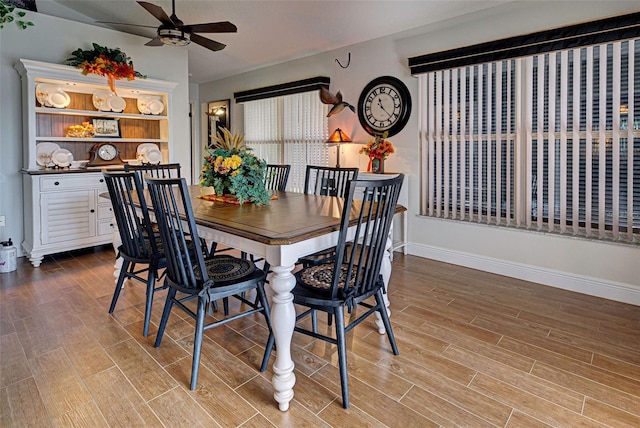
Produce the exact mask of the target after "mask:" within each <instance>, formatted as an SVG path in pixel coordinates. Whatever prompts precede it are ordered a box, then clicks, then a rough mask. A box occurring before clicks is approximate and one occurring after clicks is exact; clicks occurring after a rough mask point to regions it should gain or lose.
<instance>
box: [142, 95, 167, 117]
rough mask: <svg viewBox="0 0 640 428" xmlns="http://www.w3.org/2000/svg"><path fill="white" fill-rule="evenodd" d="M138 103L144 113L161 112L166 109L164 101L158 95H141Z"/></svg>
mask: <svg viewBox="0 0 640 428" xmlns="http://www.w3.org/2000/svg"><path fill="white" fill-rule="evenodd" d="M137 104H138V111H139V112H140V113H142V114H160V113H162V112H163V111H164V103H163V102H162V101H161V100H160V96H158V95H140V96H139V97H138V102H137Z"/></svg>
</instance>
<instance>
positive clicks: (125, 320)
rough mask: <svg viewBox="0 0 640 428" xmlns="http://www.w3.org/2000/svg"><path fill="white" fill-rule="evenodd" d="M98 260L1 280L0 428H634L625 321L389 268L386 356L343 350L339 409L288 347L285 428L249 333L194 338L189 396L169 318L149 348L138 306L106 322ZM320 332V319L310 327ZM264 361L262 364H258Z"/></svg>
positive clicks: (66, 258) (451, 276) (634, 326)
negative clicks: (194, 376) (197, 341)
mask: <svg viewBox="0 0 640 428" xmlns="http://www.w3.org/2000/svg"><path fill="white" fill-rule="evenodd" d="M112 272H113V252H112V251H108V250H104V249H103V250H95V251H85V252H77V253H72V254H63V255H58V256H56V257H48V258H46V260H45V262H44V263H43V265H42V266H41V267H40V268H39V269H33V268H32V267H31V266H30V265H29V264H28V262H26V260H25V259H24V258H23V259H20V260H19V268H18V270H17V271H16V272H13V273H9V274H1V275H0V340H1V341H0V369H1V375H0V377H1V381H0V388H1V389H0V403H1V406H0V408H1V414H0V426H3V427H10V426H36V427H44V426H50V425H53V426H74V427H81V426H86V427H97V426H127V427H134V426H136V427H137V426H143V425H150V426H166V427H179V426H218V425H219V426H223V427H236V426H243V427H265V426H278V427H285V426H291V427H293V426H295V427H299V426H314V427H315V426H335V427H342V426H353V427H361V426H390V427H410V426H415V427H436V426H443V427H453V426H466V427H485V426H487V427H543V426H556V427H577V426H609V427H639V426H640V307H637V306H631V305H626V304H621V303H616V302H613V301H608V300H604V299H599V298H594V297H589V296H584V295H580V294H576V293H571V292H567V291H562V290H557V289H553V288H549V287H544V286H540V285H536V284H532V283H527V282H524V281H518V280H513V279H509V278H505V277H501V276H498V275H492V274H487V273H482V272H479V271H474V270H471V269H466V268H461V267H457V266H452V265H447V264H444V263H438V262H433V261H429V260H425V259H421V258H416V257H411V256H407V257H403V256H402V255H397V256H396V258H395V261H394V266H393V276H392V279H391V287H390V298H391V302H392V303H391V310H392V317H391V322H392V325H393V328H394V331H395V334H396V337H397V340H398V346H399V348H400V355H399V356H393V354H392V353H391V352H390V349H389V344H388V342H387V339H386V336H380V335H379V334H378V333H377V332H376V331H375V329H374V324H373V320H371V321H367V322H365V323H363V324H362V325H360V326H358V327H357V328H356V329H355V330H354V331H353V332H352V333H350V334H349V336H348V342H349V344H348V346H349V355H348V359H349V373H350V379H349V386H350V392H351V394H350V398H351V409H350V410H344V409H343V408H342V406H341V398H340V386H339V375H338V369H337V367H336V352H335V348H333V347H331V346H330V345H327V344H325V343H324V342H318V341H315V340H312V339H310V338H307V337H305V336H302V335H298V334H296V335H295V336H294V346H293V350H292V351H293V355H294V360H295V364H296V371H295V375H296V378H297V383H296V387H295V397H294V400H293V401H292V403H291V408H290V410H289V411H288V412H286V413H283V412H280V411H279V410H278V409H277V406H276V403H275V401H274V400H273V398H272V395H273V391H272V388H271V384H270V382H269V379H270V378H271V375H272V372H271V369H270V370H269V371H268V372H267V373H265V374H261V373H259V370H258V367H259V362H260V360H261V357H262V352H263V349H264V343H265V340H266V329H265V328H264V327H263V321H262V319H261V318H258V317H256V318H254V319H248V320H247V319H244V320H239V321H236V322H233V323H231V324H229V325H228V326H225V327H219V328H217V329H213V330H209V331H208V332H207V333H206V336H207V337H206V338H205V344H204V347H203V355H202V365H201V370H200V378H199V384H198V389H197V390H196V391H190V390H189V389H188V383H189V376H190V364H191V355H190V353H191V346H192V343H193V338H192V335H193V327H192V325H191V323H190V322H187V321H185V320H184V319H182V318H181V316H182V315H178V314H179V312H178V311H176V312H174V313H173V314H172V316H171V318H170V323H169V326H168V327H167V334H166V335H165V338H164V341H163V343H162V346H161V347H160V348H158V349H155V348H154V347H153V341H154V339H155V332H156V329H157V323H158V319H159V315H160V312H161V310H162V306H163V303H164V296H165V293H166V292H165V291H162V292H160V293H158V296H157V297H158V298H157V299H156V303H155V306H154V310H153V318H152V323H153V325H152V328H151V333H150V335H149V337H148V338H144V337H142V320H143V310H144V304H143V302H144V290H143V286H142V285H141V284H139V283H136V282H132V283H129V284H128V285H127V286H126V287H125V290H123V294H122V295H121V297H120V301H119V302H118V306H117V308H116V312H115V313H114V314H113V315H109V314H108V313H107V310H108V306H109V302H110V299H111V296H112V293H113V287H114V278H113V276H112ZM320 319H322V320H324V317H320ZM272 361H273V357H272Z"/></svg>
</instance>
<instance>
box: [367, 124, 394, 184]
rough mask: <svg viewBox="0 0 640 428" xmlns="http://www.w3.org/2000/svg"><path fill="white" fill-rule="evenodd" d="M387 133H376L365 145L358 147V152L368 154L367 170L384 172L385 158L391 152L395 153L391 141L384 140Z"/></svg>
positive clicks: (378, 172)
mask: <svg viewBox="0 0 640 428" xmlns="http://www.w3.org/2000/svg"><path fill="white" fill-rule="evenodd" d="M387 135H388V134H387V133H386V132H385V133H384V134H382V135H376V136H375V137H374V139H373V140H370V141H369V142H368V143H367V145H366V146H364V147H362V148H361V149H360V153H364V154H365V155H367V156H369V165H368V166H367V172H369V171H371V172H373V173H377V174H382V173H384V161H385V159H387V157H389V155H390V154H391V153H395V149H394V147H393V144H391V141H387V140H385V138H387Z"/></svg>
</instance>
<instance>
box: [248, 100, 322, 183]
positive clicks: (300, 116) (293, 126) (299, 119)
mask: <svg viewBox="0 0 640 428" xmlns="http://www.w3.org/2000/svg"><path fill="white" fill-rule="evenodd" d="M327 113H328V108H327V105H326V104H322V102H321V101H320V95H319V92H318V91H317V90H314V91H311V92H302V93H298V94H293V95H284V96H277V97H272V98H264V99H259V100H255V101H247V102H245V103H244V126H245V142H246V144H247V146H249V147H251V148H252V149H253V150H254V152H255V153H256V155H257V156H258V157H260V158H262V159H265V160H266V161H267V162H268V163H271V164H289V165H291V172H290V173H289V181H288V184H287V190H289V191H295V192H303V191H304V178H305V177H304V176H305V172H306V166H307V164H312V165H328V164H329V148H328V145H327V143H326V141H327V138H328V136H329V121H328V119H327Z"/></svg>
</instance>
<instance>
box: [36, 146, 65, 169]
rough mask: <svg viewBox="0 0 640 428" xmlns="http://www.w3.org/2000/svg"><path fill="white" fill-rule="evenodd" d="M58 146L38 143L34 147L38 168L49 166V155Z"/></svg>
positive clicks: (50, 161)
mask: <svg viewBox="0 0 640 428" xmlns="http://www.w3.org/2000/svg"><path fill="white" fill-rule="evenodd" d="M58 149H60V146H59V145H57V144H56V143H38V145H37V146H36V163H37V164H38V165H40V166H49V165H51V163H52V162H53V160H52V159H51V155H52V153H53V152H55V151H56V150H58Z"/></svg>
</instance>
